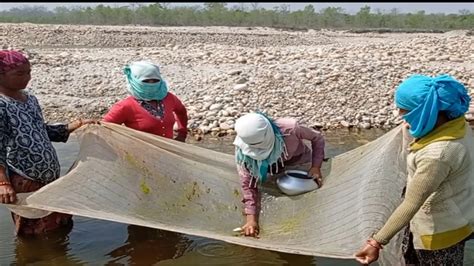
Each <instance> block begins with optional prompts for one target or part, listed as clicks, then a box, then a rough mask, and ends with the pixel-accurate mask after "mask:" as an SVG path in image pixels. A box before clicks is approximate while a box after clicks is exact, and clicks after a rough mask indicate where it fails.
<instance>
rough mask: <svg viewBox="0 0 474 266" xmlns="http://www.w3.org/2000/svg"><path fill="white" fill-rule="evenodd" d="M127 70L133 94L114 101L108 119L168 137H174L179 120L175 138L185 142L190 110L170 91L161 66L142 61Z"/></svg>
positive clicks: (128, 85) (129, 87)
mask: <svg viewBox="0 0 474 266" xmlns="http://www.w3.org/2000/svg"><path fill="white" fill-rule="evenodd" d="M124 73H125V75H126V79H127V91H128V92H129V93H130V94H131V96H129V97H127V98H125V99H124V100H121V101H119V102H118V103H116V104H114V106H112V108H111V109H110V111H109V112H108V113H107V114H106V115H105V116H104V121H105V122H111V123H116V124H124V125H125V126H127V127H130V128H133V129H135V130H139V131H143V132H148V133H151V134H155V135H158V136H162V137H165V138H173V126H174V124H175V122H177V123H178V134H177V136H176V137H175V140H178V141H182V142H184V141H185V139H186V136H187V133H188V131H187V124H188V115H187V111H186V108H185V107H184V105H183V103H182V102H181V101H180V100H179V99H178V97H176V95H174V94H173V93H171V92H169V91H168V86H167V84H166V82H165V81H164V80H163V78H162V77H161V73H160V68H159V67H158V66H157V65H155V64H152V63H149V62H146V61H139V62H134V63H131V64H130V65H127V66H125V68H124Z"/></svg>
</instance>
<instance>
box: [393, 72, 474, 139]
mask: <svg viewBox="0 0 474 266" xmlns="http://www.w3.org/2000/svg"><path fill="white" fill-rule="evenodd" d="M470 101H471V98H470V97H469V95H468V93H467V90H466V88H465V87H464V85H463V84H462V83H460V82H459V81H457V80H455V79H454V78H453V77H451V76H449V75H441V76H437V77H435V78H432V77H428V76H424V75H413V76H411V77H409V78H408V79H406V80H405V81H403V82H402V83H401V84H400V85H399V86H398V88H397V90H396V92H395V103H396V105H397V107H398V108H400V109H404V110H407V111H408V113H407V114H405V115H404V116H403V118H404V119H405V121H407V122H408V124H410V134H411V135H412V136H413V137H415V138H421V137H423V136H425V135H426V134H428V133H429V132H430V131H432V130H433V128H434V126H435V125H436V121H437V119H438V113H439V111H445V112H446V115H447V116H448V119H450V120H452V119H455V118H458V117H460V116H462V115H464V113H466V111H467V110H468V108H469V103H470Z"/></svg>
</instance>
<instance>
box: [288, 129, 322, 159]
mask: <svg viewBox="0 0 474 266" xmlns="http://www.w3.org/2000/svg"><path fill="white" fill-rule="evenodd" d="M295 135H296V136H297V137H298V138H299V139H306V140H309V141H311V149H312V153H313V156H312V162H311V163H312V166H313V167H317V168H321V164H322V162H323V159H324V145H325V142H324V137H323V135H321V133H320V132H318V131H316V130H313V129H311V128H308V127H305V126H300V125H296V127H295Z"/></svg>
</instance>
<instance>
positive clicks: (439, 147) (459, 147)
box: [416, 139, 468, 162]
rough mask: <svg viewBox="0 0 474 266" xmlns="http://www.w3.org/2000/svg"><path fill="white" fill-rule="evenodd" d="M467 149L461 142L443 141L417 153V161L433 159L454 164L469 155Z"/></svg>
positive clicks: (431, 144)
mask: <svg viewBox="0 0 474 266" xmlns="http://www.w3.org/2000/svg"><path fill="white" fill-rule="evenodd" d="M467 151H468V150H467V147H466V146H465V144H464V143H463V141H462V139H460V140H442V141H436V142H433V143H430V144H428V145H427V146H426V147H424V148H423V149H421V150H420V151H418V152H417V156H416V157H417V159H418V160H422V159H433V160H435V161H445V162H454V161H457V160H456V159H462V158H464V157H465V156H466V155H467Z"/></svg>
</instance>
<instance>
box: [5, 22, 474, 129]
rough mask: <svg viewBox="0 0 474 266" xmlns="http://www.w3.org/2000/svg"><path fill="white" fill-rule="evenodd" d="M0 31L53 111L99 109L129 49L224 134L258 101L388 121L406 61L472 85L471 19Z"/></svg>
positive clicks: (193, 117)
mask: <svg viewBox="0 0 474 266" xmlns="http://www.w3.org/2000/svg"><path fill="white" fill-rule="evenodd" d="M0 43H1V44H2V46H3V48H8V47H10V48H21V49H23V50H24V51H25V52H26V53H28V55H29V56H30V58H31V61H32V63H33V71H32V76H33V78H32V81H31V83H30V87H31V89H32V91H33V92H34V93H35V94H36V95H37V97H38V98H39V100H40V102H41V104H42V106H43V110H44V115H45V117H46V119H47V120H50V121H66V120H68V119H70V118H73V117H78V116H81V117H89V118H100V117H102V116H103V114H105V112H106V111H107V110H108V108H109V107H110V106H111V105H112V104H113V103H115V102H116V101H118V100H120V99H122V98H124V97H125V96H126V91H125V86H126V85H125V80H124V76H123V75H122V67H123V65H124V64H126V63H128V62H130V61H134V60H151V61H153V62H155V63H157V64H159V65H160V66H161V67H162V73H163V76H164V78H165V79H166V80H167V82H168V84H169V88H170V90H171V91H172V92H174V93H175V94H177V95H178V96H179V97H180V98H181V99H182V100H183V102H184V103H185V105H186V107H187V108H188V112H189V118H190V121H189V127H190V128H191V129H192V130H193V132H194V134H196V135H203V134H208V133H210V134H212V135H214V136H218V135H219V136H220V135H225V134H232V133H233V124H234V122H235V119H236V118H238V117H239V116H241V115H242V114H244V113H246V112H249V111H252V110H255V109H257V108H258V109H260V110H262V111H266V112H267V113H268V114H270V115H271V116H274V117H281V116H293V117H297V118H298V119H299V120H300V122H301V123H303V124H306V125H308V126H312V127H318V128H323V129H330V128H339V127H356V128H371V127H376V128H387V129H389V128H392V127H394V126H396V125H398V124H399V123H400V120H399V118H398V117H397V114H396V111H395V107H394V104H393V92H394V89H395V87H396V86H397V85H398V84H399V83H400V82H401V81H402V80H403V79H404V78H406V77H408V76H409V75H410V74H413V73H423V74H429V75H438V74H442V73H448V74H451V75H453V76H455V77H456V78H457V79H458V80H460V81H461V82H463V83H464V84H465V85H466V86H467V87H468V89H470V90H473V91H472V92H473V93H474V75H473V74H474V64H473V63H472V62H474V61H473V60H474V36H472V35H471V34H468V31H452V32H446V33H413V34H407V33H382V34H381V33H370V32H369V33H361V34H358V33H350V32H344V31H328V30H321V31H314V30H309V31H305V32H290V31H283V30H277V29H269V28H229V27H181V28H177V27H133V26H126V27H125V26H66V25H35V24H27V23H25V24H0ZM471 95H474V94H472V93H471ZM473 111H474V110H473ZM468 116H469V115H468ZM469 117H471V116H469Z"/></svg>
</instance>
